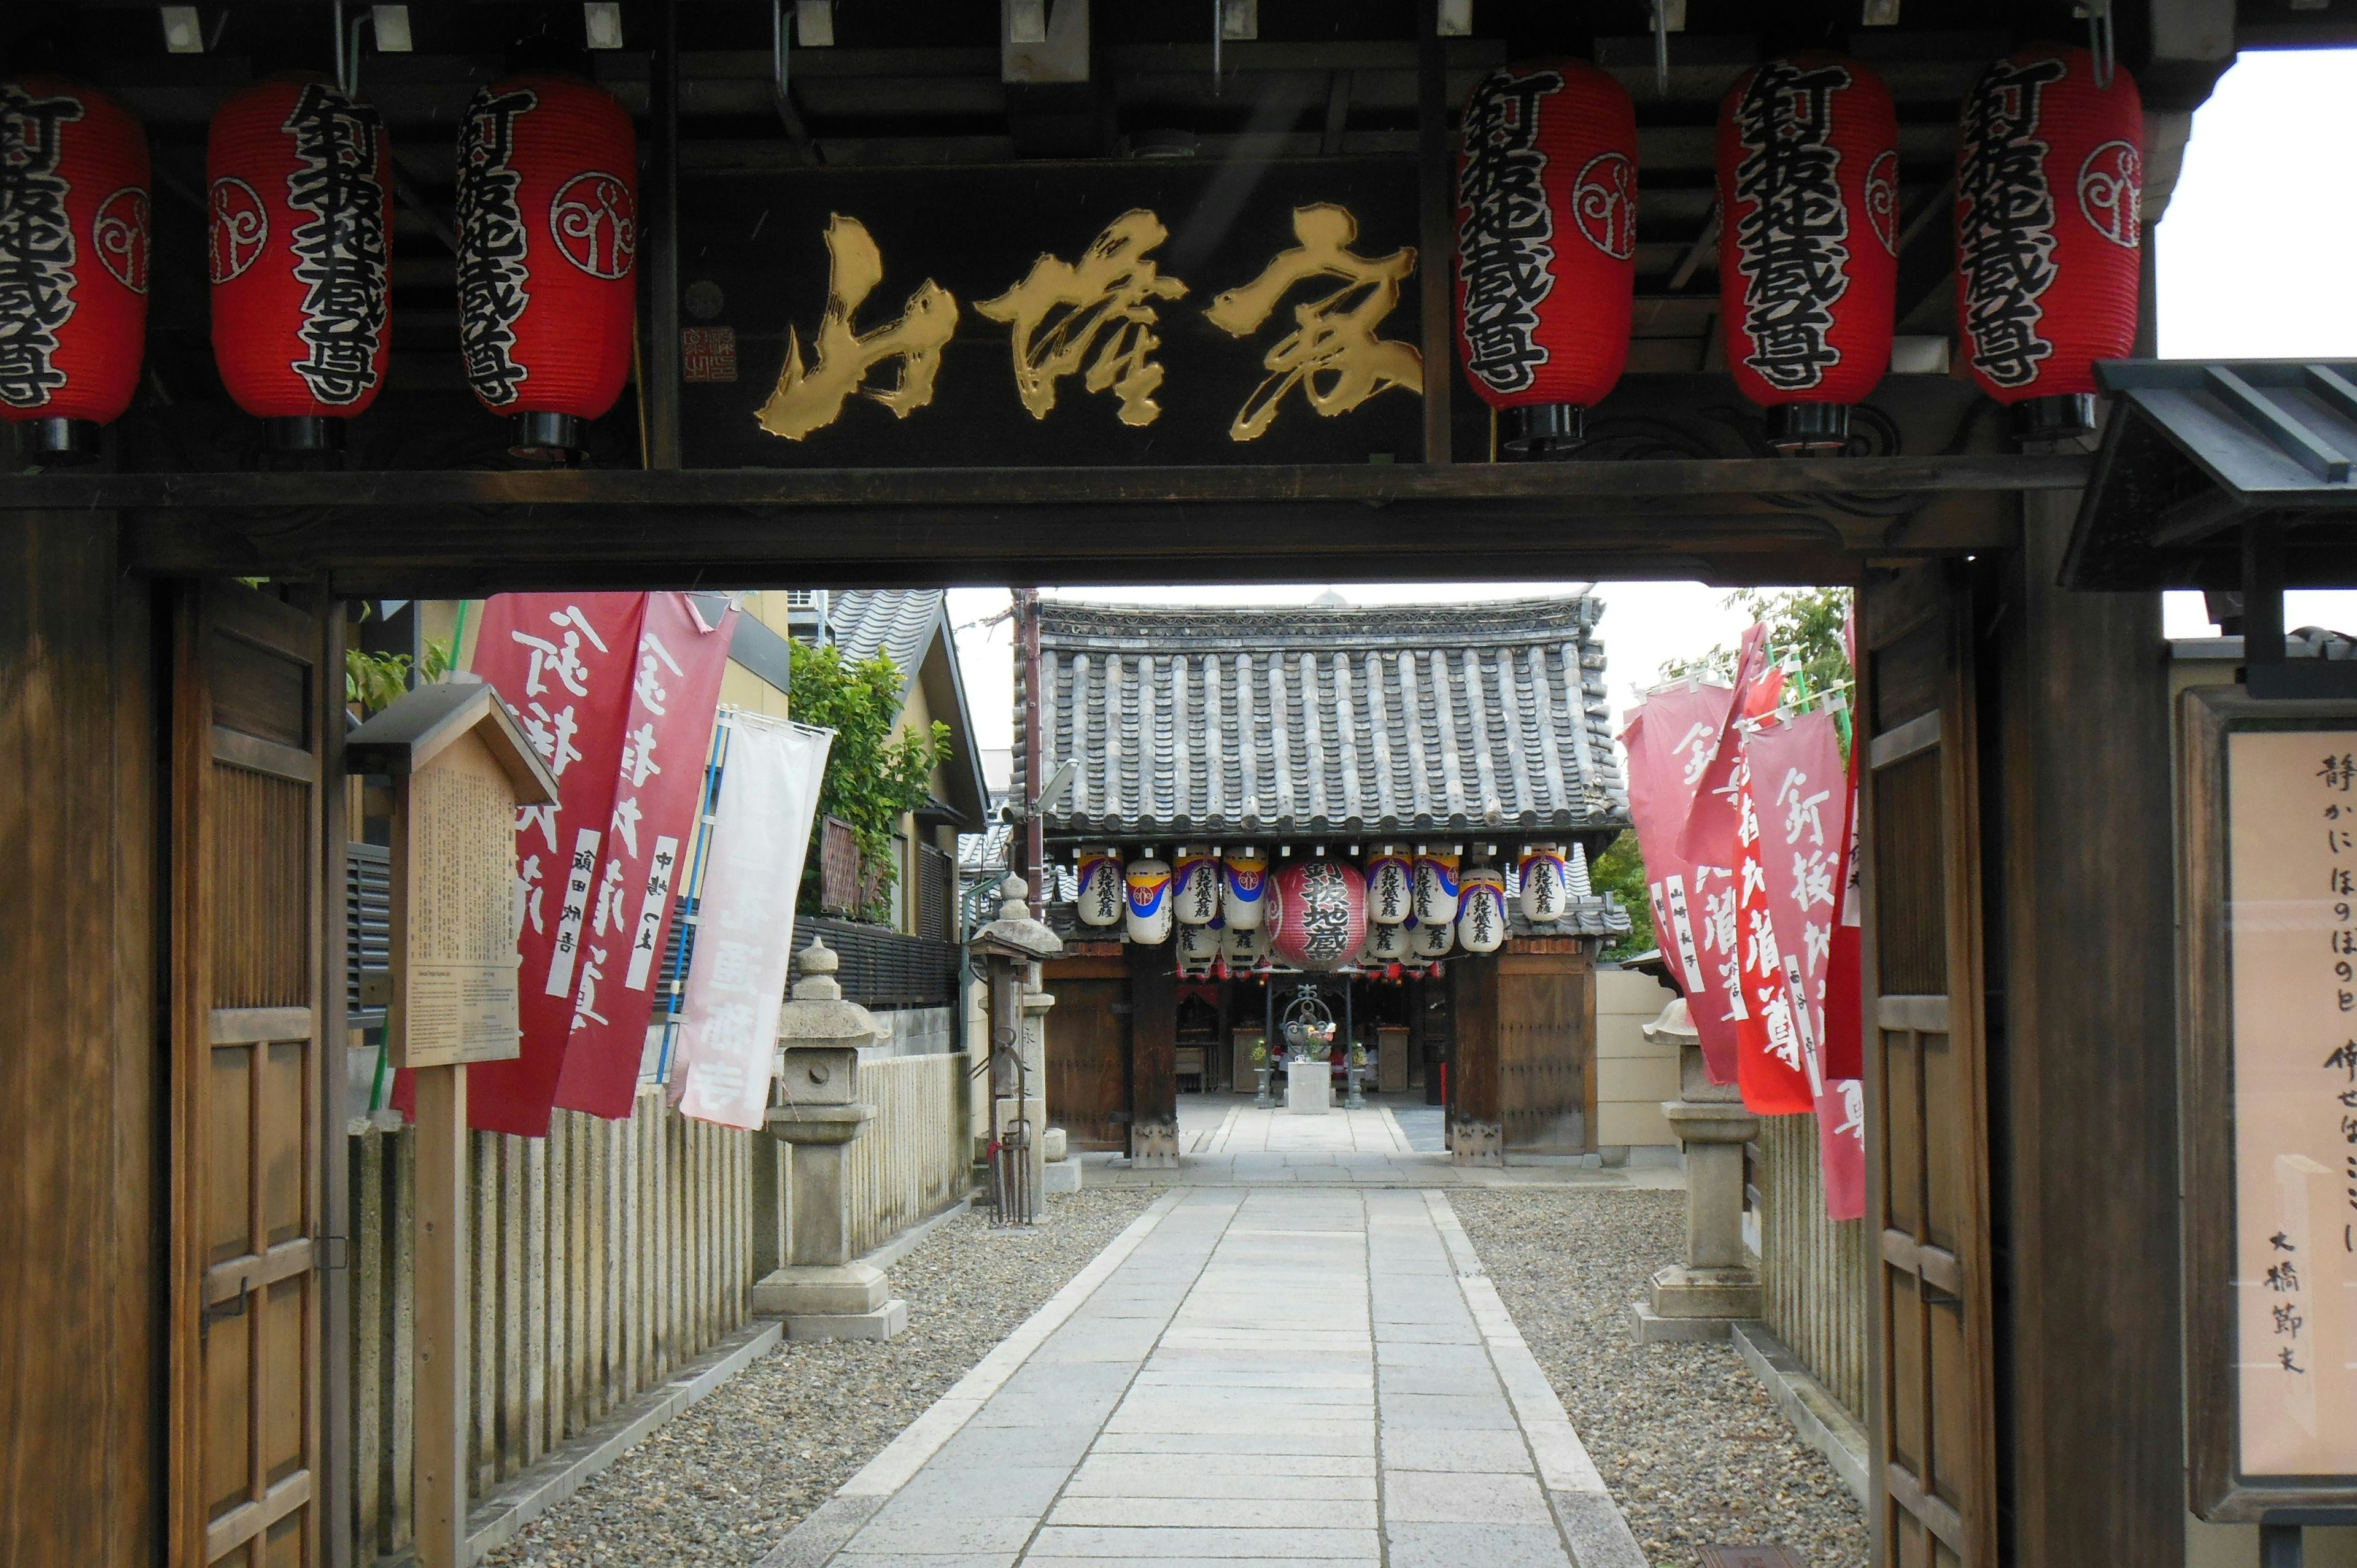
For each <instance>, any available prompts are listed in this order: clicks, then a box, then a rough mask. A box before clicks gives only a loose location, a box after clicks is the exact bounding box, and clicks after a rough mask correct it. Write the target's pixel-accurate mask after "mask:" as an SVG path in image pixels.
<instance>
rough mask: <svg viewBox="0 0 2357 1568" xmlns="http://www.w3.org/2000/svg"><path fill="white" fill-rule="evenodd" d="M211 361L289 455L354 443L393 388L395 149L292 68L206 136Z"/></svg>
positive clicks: (367, 111)
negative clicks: (347, 429)
mask: <svg viewBox="0 0 2357 1568" xmlns="http://www.w3.org/2000/svg"><path fill="white" fill-rule="evenodd" d="M205 178H206V181H207V184H208V186H209V188H210V193H209V195H208V198H207V199H208V202H209V204H210V208H211V220H212V222H211V231H210V255H209V261H210V267H211V273H212V285H213V287H212V295H213V360H214V363H216V364H217V365H219V366H220V367H221V381H222V382H223V383H224V384H225V385H226V386H227V387H228V388H229V393H230V396H231V397H232V398H234V399H235V400H236V401H237V405H238V407H240V408H242V409H243V410H245V412H246V413H251V414H253V415H255V416H256V417H258V418H260V419H261V420H262V421H263V422H264V425H265V427H266V428H267V431H268V435H269V440H270V444H271V446H273V447H274V448H276V449H278V450H281V451H316V450H320V449H324V448H333V447H337V446H341V445H342V444H343V431H344V426H343V422H344V421H345V420H347V419H350V418H351V417H352V416H353V415H355V414H358V413H362V412H364V411H365V410H366V409H367V408H368V406H369V405H370V404H371V403H374V402H375V401H376V395H377V393H378V392H379V391H381V390H382V387H383V383H384V366H385V356H386V354H387V352H388V350H389V339H390V329H391V298H392V282H393V209H392V204H391V196H392V191H393V146H392V143H391V142H390V140H389V139H388V138H387V137H386V135H385V133H384V122H383V121H382V119H381V118H380V117H379V116H378V114H377V112H376V111H375V110H373V109H371V108H370V107H369V106H368V105H366V104H364V103H355V102H352V100H351V99H350V98H348V97H346V96H345V95H344V94H343V93H342V92H340V91H338V90H337V89H336V88H334V87H333V86H331V85H329V84H328V83H327V82H324V81H316V80H311V79H307V78H301V77H281V78H278V79H276V80H274V81H264V82H261V83H258V84H257V85H255V86H253V87H250V88H247V89H246V90H245V91H242V92H241V93H238V94H237V95H236V96H235V97H233V98H231V99H230V101H229V102H226V103H224V104H222V105H221V111H220V113H216V114H215V115H214V116H213V124H212V133H211V134H210V137H209V138H208V140H207V142H206V145H205Z"/></svg>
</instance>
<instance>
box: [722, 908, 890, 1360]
mask: <svg viewBox="0 0 2357 1568" xmlns="http://www.w3.org/2000/svg"><path fill="white" fill-rule="evenodd" d="M836 964H837V960H836V958H835V956H834V952H833V951H832V950H829V949H828V948H827V946H826V945H825V944H824V943H823V942H820V941H815V940H813V942H812V943H811V945H810V946H809V947H808V948H806V949H804V950H802V954H801V956H800V957H799V958H797V959H796V960H795V961H794V969H795V973H796V979H795V981H794V987H793V992H792V993H791V996H790V997H789V999H788V1000H787V1002H786V1004H785V1005H784V1006H783V1007H781V1008H780V1010H779V1014H778V1045H779V1047H780V1051H781V1053H782V1055H783V1057H784V1061H785V1066H784V1070H783V1072H782V1073H781V1074H780V1078H779V1080H778V1094H779V1098H780V1101H781V1103H780V1104H777V1105H772V1106H771V1107H770V1114H769V1130H770V1134H771V1135H772V1136H774V1137H777V1138H780V1139H781V1140H783V1141H784V1142H785V1143H786V1144H788V1145H789V1146H790V1148H791V1159H792V1184H791V1205H792V1209H791V1216H790V1221H789V1226H788V1230H789V1236H788V1240H787V1254H786V1262H785V1266H784V1267H782V1268H780V1269H778V1270H776V1271H775V1272H774V1273H770V1274H768V1275H766V1276H764V1277H763V1278H762V1279H761V1280H760V1281H759V1282H758V1283H755V1285H754V1286H753V1310H754V1311H755V1312H756V1313H759V1314H761V1315H763V1316H781V1317H783V1318H784V1319H785V1320H786V1337H788V1338H791V1339H889V1338H890V1337H892V1336H894V1335H895V1334H898V1333H899V1332H900V1331H901V1330H902V1329H903V1328H906V1327H907V1326H909V1306H908V1304H907V1303H906V1302H903V1301H898V1300H892V1301H888V1300H886V1299H885V1283H884V1271H883V1270H881V1269H878V1268H877V1267H875V1266H874V1265H873V1264H869V1263H862V1262H856V1261H854V1259H853V1257H852V1254H851V1226H852V1215H851V1170H850V1165H851V1160H850V1155H851V1144H852V1141H853V1140H854V1139H856V1138H857V1137H858V1136H859V1134H860V1133H863V1132H864V1131H866V1127H867V1123H868V1122H871V1121H873V1120H875V1117H876V1107H875V1106H873V1105H871V1104H868V1103H866V1101H862V1100H861V1099H860V1098H859V1047H862V1046H864V1045H868V1044H871V1043H873V1042H874V1041H875V1040H876V1039H877V1038H878V1037H879V1036H881V1035H882V1033H883V1031H882V1030H881V1029H879V1028H878V1027H877V1023H876V1019H875V1016H874V1015H872V1014H870V1013H869V1012H868V1011H867V1009H866V1008H865V1007H862V1006H860V1005H859V1004H857V1003H856V1002H845V1000H844V999H843V987H842V986H841V985H839V984H837V983H835V979H834V972H835V967H836Z"/></svg>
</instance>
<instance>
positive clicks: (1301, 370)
mask: <svg viewBox="0 0 2357 1568" xmlns="http://www.w3.org/2000/svg"><path fill="white" fill-rule="evenodd" d="M1293 234H1294V239H1295V241H1296V243H1295V245H1294V246H1293V247H1292V248H1291V249H1288V250H1286V251H1283V252H1279V253H1278V254H1277V255H1275V257H1273V258H1271V260H1270V261H1269V263H1268V265H1267V266H1266V267H1265V268H1264V269H1263V270H1262V272H1261V274H1260V275H1259V276H1258V277H1256V278H1254V279H1253V280H1252V281H1251V282H1249V283H1246V284H1243V285H1240V286H1238V287H1235V288H1232V289H1229V290H1228V291H1227V292H1226V293H1224V294H1222V295H1218V296H1217V297H1216V298H1215V299H1213V300H1212V301H1211V305H1210V306H1208V307H1207V308H1206V309H1205V310H1204V312H1203V314H1204V317H1205V318H1206V319H1207V320H1209V321H1210V322H1211V324H1212V325H1213V326H1214V327H1217V328H1219V329H1220V330H1221V331H1222V332H1224V333H1226V334H1228V335H1229V336H1230V337H1232V338H1250V337H1252V336H1254V334H1256V333H1260V332H1262V331H1263V330H1264V329H1265V328H1268V324H1269V322H1270V319H1271V317H1274V316H1275V314H1276V312H1277V309H1278V307H1279V306H1282V305H1283V304H1284V303H1285V302H1286V299H1287V298H1288V297H1289V296H1293V295H1295V292H1296V290H1297V289H1299V288H1300V286H1301V285H1329V284H1330V285H1333V286H1331V287H1330V288H1328V289H1326V290H1325V292H1323V293H1318V294H1314V295H1309V294H1307V293H1306V292H1305V294H1304V295H1303V296H1301V297H1298V298H1297V300H1296V303H1295V304H1294V306H1293V311H1292V320H1293V326H1292V330H1291V331H1290V332H1287V333H1286V334H1285V335H1284V336H1283V337H1281V338H1278V339H1277V341H1276V342H1275V344H1274V345H1273V346H1272V347H1270V348H1269V349H1267V351H1266V352H1265V354H1264V355H1263V356H1262V358H1261V368H1262V369H1263V370H1264V371H1266V372H1267V375H1266V376H1265V378H1264V379H1263V380H1262V381H1261V383H1260V384H1259V385H1258V386H1257V387H1255V388H1254V390H1253V392H1252V394H1251V395H1250V396H1249V397H1247V398H1246V399H1245V400H1244V403H1243V407H1242V408H1240V409H1238V410H1237V411H1236V415H1235V419H1234V421H1233V422H1232V424H1230V425H1229V427H1228V435H1229V437H1230V439H1232V440H1235V441H1251V440H1254V439H1255V438H1257V437H1258V436H1260V435H1263V434H1265V432H1266V431H1267V430H1268V428H1269V427H1270V425H1272V424H1275V421H1276V418H1277V415H1278V414H1279V413H1281V412H1283V409H1284V407H1285V403H1286V394H1288V393H1289V392H1292V391H1293V390H1294V389H1295V388H1297V387H1298V388H1300V389H1301V393H1302V398H1303V401H1305V402H1307V403H1308V405H1309V407H1310V408H1311V409H1313V410H1315V411H1316V412H1317V413H1319V414H1320V415H1323V416H1325V417H1328V418H1331V417H1333V416H1334V415H1336V414H1342V413H1350V412H1351V410H1353V409H1355V408H1357V407H1359V406H1360V405H1361V404H1362V403H1365V402H1366V401H1367V400H1368V399H1370V398H1372V397H1373V396H1375V395H1376V394H1377V393H1379V392H1383V391H1385V390H1386V389H1388V388H1391V387H1405V388H1406V389H1407V390H1408V391H1410V392H1415V393H1417V394H1418V395H1419V396H1420V395H1422V392H1423V376H1424V360H1423V357H1422V355H1420V354H1419V353H1418V352H1417V350H1416V348H1415V345H1414V344H1412V343H1407V342H1404V341H1401V340H1399V339H1396V338H1384V337H1383V336H1381V335H1380V329H1381V328H1382V325H1383V320H1384V319H1385V318H1386V317H1389V316H1390V315H1391V313H1392V311H1393V310H1394V309H1395V308H1396V307H1397V306H1398V305H1399V301H1400V286H1401V285H1402V284H1403V283H1404V282H1405V280H1406V279H1407V278H1408V277H1409V276H1410V275H1411V274H1414V272H1415V251H1414V250H1413V249H1410V248H1406V247H1402V248H1401V249H1399V250H1397V251H1394V252H1392V253H1391V254H1390V255H1387V256H1376V257H1368V256H1361V255H1359V254H1357V253H1356V252H1354V251H1353V250H1352V248H1351V247H1352V246H1353V245H1354V244H1355V242H1357V240H1358V234H1359V223H1358V220H1357V219H1356V218H1354V217H1353V216H1351V213H1350V212H1349V211H1348V210H1347V209H1343V208H1341V207H1338V206H1334V205H1332V204H1330V203H1325V202H1319V203H1316V204H1313V205H1309V206H1306V207H1297V208H1295V209H1293ZM1168 238H1169V231H1168V229H1166V228H1165V227H1164V226H1163V223H1162V220H1161V219H1160V218H1159V217H1157V215H1156V214H1154V213H1152V212H1149V211H1147V210H1146V209H1144V208H1134V209H1131V210H1129V211H1127V212H1125V213H1123V214H1122V215H1121V216H1120V217H1118V218H1116V219H1114V220H1113V221H1112V222H1111V223H1109V224H1107V225H1106V226H1105V228H1104V231H1103V232H1102V233H1100V234H1099V235H1098V236H1097V237H1096V239H1095V240H1094V241H1092V242H1091V243H1090V245H1089V246H1088V248H1087V250H1085V251H1084V252H1082V254H1081V257H1080V259H1079V260H1078V261H1077V262H1067V261H1065V260H1064V259H1063V258H1061V257H1060V256H1057V255H1054V254H1051V253H1043V254H1041V255H1040V256H1039V259H1038V260H1037V261H1035V262H1034V263H1032V265H1031V270H1030V272H1029V273H1028V274H1025V276H1024V277H1023V278H1022V279H1021V280H1020V281H1019V282H1017V283H1016V284H1015V285H1013V286H1011V287H1009V288H1008V289H1007V290H1006V292H1005V293H1004V294H1001V295H997V296H996V298H992V299H986V300H981V301H978V302H976V303H975V305H974V309H975V310H976V311H977V312H979V313H980V314H981V315H983V316H984V317H987V318H989V319H990V320H992V321H996V322H1003V323H1005V324H1006V326H1007V328H1009V334H1008V340H1007V349H1008V361H1009V365H1010V368H1011V370H1012V371H1013V374H1014V380H1015V391H1016V395H1017V397H1019V398H1020V399H1021V400H1022V403H1023V406H1024V407H1025V408H1026V409H1028V410H1029V411H1030V413H1031V416H1032V417H1033V418H1035V419H1045V418H1047V417H1048V414H1049V411H1051V410H1052V409H1054V408H1055V406H1056V396H1057V383H1058V382H1059V381H1063V380H1064V379H1066V378H1068V377H1075V376H1077V377H1078V378H1080V382H1081V386H1082V389H1083V390H1084V391H1086V392H1091V393H1105V392H1110V393H1112V394H1113V396H1114V398H1115V399H1116V400H1117V401H1118V403H1119V404H1120V407H1119V409H1118V411H1117V413H1118V417H1119V418H1120V420H1121V422H1122V423H1123V424H1128V425H1133V426H1144V425H1148V424H1153V423H1154V422H1155V421H1156V420H1157V419H1158V418H1160V417H1161V415H1162V405H1161V404H1160V403H1157V402H1156V401H1155V395H1154V394H1155V392H1157V390H1158V389H1159V388H1160V387H1161V386H1162V383H1163V380H1164V376H1165V371H1164V367H1163V365H1162V363H1161V361H1160V360H1157V358H1156V350H1157V349H1159V348H1160V347H1161V344H1162V339H1161V338H1160V336H1159V335H1158V334H1157V332H1156V331H1155V328H1156V327H1157V325H1158V324H1159V323H1160V322H1161V320H1162V315H1161V311H1160V310H1159V309H1158V308H1157V302H1159V301H1175V300H1180V299H1184V298H1186V297H1187V295H1188V293H1189V285H1188V284H1187V283H1186V282H1185V281H1183V280H1181V279H1179V278H1176V277H1173V276H1170V275H1169V274H1167V273H1165V272H1163V271H1162V270H1161V267H1160V265H1159V263H1157V262H1156V261H1155V260H1154V258H1153V255H1152V252H1155V251H1157V250H1158V249H1159V248H1160V247H1161V246H1162V244H1163V243H1164V242H1166V241H1167V240H1168ZM826 249H827V256H828V260H829V263H830V275H829V279H828V285H827V299H826V311H825V314H824V316H823V317H821V319H820V322H819V328H818V331H817V334H816V335H815V337H814V338H813V343H812V347H813V358H812V359H811V360H810V361H809V362H808V363H807V364H806V363H805V362H804V360H803V350H802V338H801V335H800V333H799V331H797V330H795V329H793V328H789V329H788V333H787V338H786V356H785V363H784V366H783V367H782V369H780V371H779V374H778V384H777V387H776V389H775V390H774V391H773V392H770V398H769V401H768V402H766V403H763V404H762V405H761V407H760V409H759V412H758V413H757V414H756V415H755V417H756V419H757V420H758V421H759V424H760V426H761V428H762V429H763V430H766V431H768V432H769V433H770V435H781V436H783V437H785V438H786V439H787V440H789V441H800V440H802V439H803V438H804V437H806V436H808V435H810V434H811V433H812V432H813V431H814V430H823V429H824V428H825V427H827V426H828V425H831V424H834V422H835V421H836V420H837V419H839V418H840V417H842V414H843V408H844V404H845V402H847V401H848V400H849V399H850V398H851V397H852V396H853V395H854V394H856V395H858V396H861V397H866V398H872V399H874V400H875V401H876V402H877V403H882V404H883V405H884V406H885V407H887V408H888V409H890V410H891V411H892V412H893V413H894V414H896V415H898V416H899V417H900V418H903V419H905V418H907V417H908V416H909V413H911V412H912V411H914V410H916V409H920V408H922V407H924V406H925V405H926V404H928V403H931V402H932V398H933V383H934V381H935V378H936V377H937V376H938V374H939V373H940V370H941V357H942V349H943V348H944V347H945V346H946V345H947V344H948V343H949V341H950V339H951V338H952V337H954V336H955V335H956V333H957V329H958V304H957V301H956V300H955V299H954V298H952V296H951V295H950V293H949V291H948V290H946V289H944V288H942V286H941V285H938V284H936V283H935V282H934V281H933V280H932V279H931V278H927V279H926V280H925V281H924V282H923V283H922V284H921V285H919V286H918V288H917V291H916V292H915V293H914V294H912V295H909V298H908V301H907V303H906V304H905V305H904V306H902V307H901V314H900V316H899V318H898V319H896V320H892V321H888V322H883V323H880V324H877V325H876V326H873V327H870V328H867V329H866V330H865V331H863V330H861V329H860V328H858V327H857V326H856V324H855V321H854V317H856V315H857V313H858V311H859V308H860V306H862V305H863V304H864V303H865V302H866V298H867V296H868V295H869V294H871V293H872V292H874V290H875V288H876V286H877V284H878V283H880V282H881V281H882V280H883V275H884V263H883V256H882V253H881V252H880V251H879V250H878V249H877V244H876V242H875V240H874V238H873V237H872V236H870V235H869V233H868V231H867V229H866V225H865V224H863V223H861V222H860V221H859V220H857V219H856V218H846V217H845V216H843V215H842V214H840V213H836V214H834V215H832V216H831V218H830V220H829V221H828V224H827V231H826ZM889 360H898V361H899V365H898V375H897V378H896V379H894V380H893V381H890V382H889V383H888V384H877V385H873V386H871V385H870V384H868V381H867V377H868V374H869V372H870V371H875V370H877V369H878V368H879V367H881V366H883V365H884V364H885V363H886V362H887V361H889Z"/></svg>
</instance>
